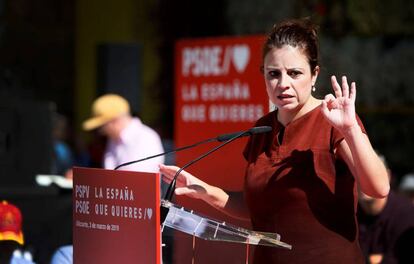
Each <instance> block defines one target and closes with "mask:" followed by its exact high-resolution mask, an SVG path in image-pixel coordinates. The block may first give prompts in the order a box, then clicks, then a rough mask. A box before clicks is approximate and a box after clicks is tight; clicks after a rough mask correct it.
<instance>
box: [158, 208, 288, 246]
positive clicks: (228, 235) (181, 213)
mask: <svg viewBox="0 0 414 264" xmlns="http://www.w3.org/2000/svg"><path fill="white" fill-rule="evenodd" d="M161 206H162V207H164V208H166V209H168V210H169V211H168V214H167V217H166V219H165V221H164V223H162V229H163V228H164V226H168V227H170V228H172V229H175V230H179V231H181V232H184V233H186V234H189V235H192V236H196V237H198V238H201V239H204V240H211V241H226V242H233V243H242V244H249V245H260V246H270V247H277V248H285V249H292V246H291V245H289V244H286V243H284V242H282V241H281V240H280V235H279V234H277V233H265V232H257V231H252V230H247V229H244V228H241V227H237V226H234V225H230V224H227V223H225V222H221V223H220V222H217V221H215V220H212V219H209V218H206V217H203V216H200V215H197V214H196V213H194V212H192V211H188V210H186V209H184V208H183V207H178V206H177V205H175V204H173V203H171V202H169V201H166V200H161Z"/></svg>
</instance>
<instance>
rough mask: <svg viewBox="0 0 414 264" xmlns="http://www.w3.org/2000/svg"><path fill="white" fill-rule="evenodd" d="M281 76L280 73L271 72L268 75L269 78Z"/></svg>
mask: <svg viewBox="0 0 414 264" xmlns="http://www.w3.org/2000/svg"><path fill="white" fill-rule="evenodd" d="M279 75H280V73H279V72H278V71H269V72H268V73H267V76H268V78H277V77H278V76H279Z"/></svg>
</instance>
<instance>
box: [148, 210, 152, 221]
mask: <svg viewBox="0 0 414 264" xmlns="http://www.w3.org/2000/svg"><path fill="white" fill-rule="evenodd" d="M147 215H148V219H150V220H151V217H152V208H147Z"/></svg>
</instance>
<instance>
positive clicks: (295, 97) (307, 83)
mask: <svg viewBox="0 0 414 264" xmlns="http://www.w3.org/2000/svg"><path fill="white" fill-rule="evenodd" d="M263 66H264V78H265V82H266V90H267V94H268V96H269V99H270V101H271V102H272V103H273V104H275V105H276V107H277V108H278V109H279V111H282V112H283V111H299V110H300V109H301V108H302V107H303V106H304V105H305V104H306V103H307V102H308V100H309V98H310V97H311V90H312V85H314V84H315V82H316V78H317V76H318V73H319V68H318V67H317V68H316V69H315V73H314V74H311V69H310V65H309V62H308V59H307V57H306V55H305V54H304V53H303V52H302V50H301V49H300V48H297V47H292V46H289V45H285V46H283V47H282V48H273V49H271V50H270V51H269V52H268V53H267V54H266V56H265V58H264V65H263Z"/></svg>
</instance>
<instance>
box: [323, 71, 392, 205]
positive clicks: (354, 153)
mask: <svg viewBox="0 0 414 264" xmlns="http://www.w3.org/2000/svg"><path fill="white" fill-rule="evenodd" d="M331 82H332V87H333V90H334V92H335V96H333V95H332V94H328V95H327V96H326V97H325V99H324V100H323V101H322V108H321V110H322V113H323V114H324V116H325V118H326V119H327V120H328V121H329V122H330V123H331V124H332V125H333V126H334V127H335V128H337V129H338V130H339V131H341V133H342V134H343V136H344V137H345V140H343V141H342V142H341V143H340V144H339V146H338V149H337V154H338V155H339V156H340V157H341V158H343V159H344V160H345V162H346V163H347V165H348V166H349V168H350V169H351V171H352V173H353V175H354V177H355V178H356V180H357V182H358V184H359V187H360V189H361V191H362V192H364V193H365V194H367V195H369V196H372V197H377V198H381V197H385V196H387V195H388V192H389V189H390V184H389V179H388V173H387V170H386V168H385V166H384V164H383V163H382V161H381V159H380V158H379V157H378V155H377V154H376V153H375V151H374V149H373V148H372V145H371V143H370V141H369V139H368V137H367V135H365V134H364V133H363V132H362V130H361V127H360V126H359V125H358V122H357V119H356V114H355V99H356V85H355V83H354V82H352V83H351V87H350V89H349V86H348V81H347V79H346V77H345V76H343V77H342V87H341V86H340V85H339V84H338V82H337V80H336V77H335V76H332V78H331Z"/></svg>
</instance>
